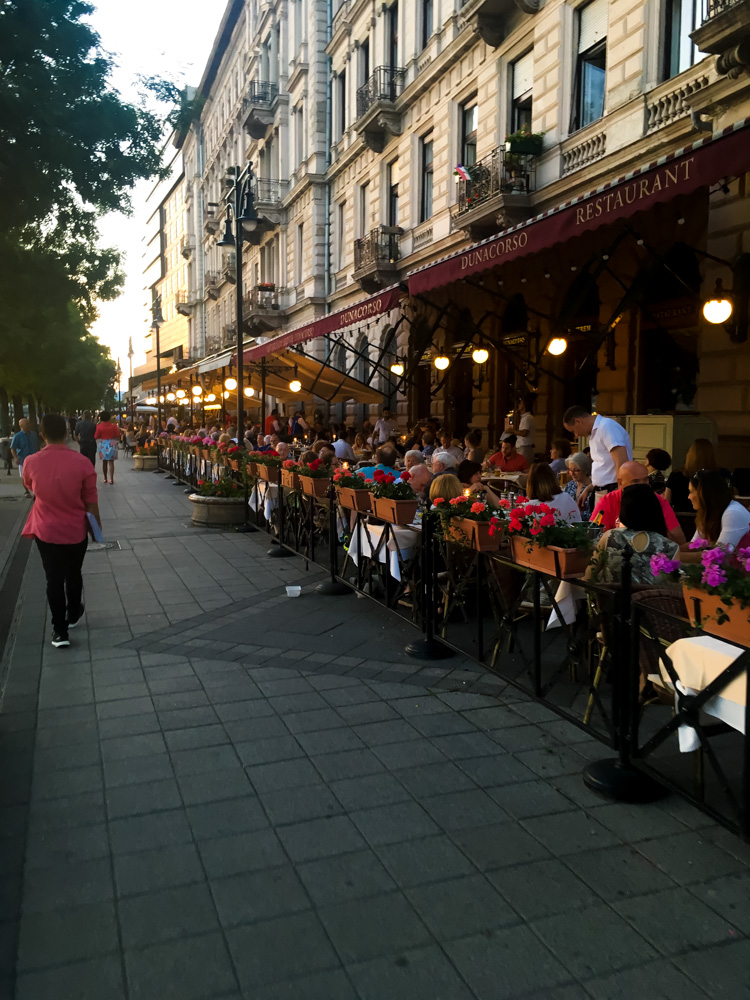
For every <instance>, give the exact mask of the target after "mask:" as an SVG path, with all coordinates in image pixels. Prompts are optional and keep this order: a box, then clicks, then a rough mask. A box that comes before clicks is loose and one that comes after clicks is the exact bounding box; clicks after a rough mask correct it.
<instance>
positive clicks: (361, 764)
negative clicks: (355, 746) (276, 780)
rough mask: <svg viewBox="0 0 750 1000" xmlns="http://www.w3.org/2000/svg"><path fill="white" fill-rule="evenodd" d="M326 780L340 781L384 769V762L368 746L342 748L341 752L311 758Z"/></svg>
mask: <svg viewBox="0 0 750 1000" xmlns="http://www.w3.org/2000/svg"><path fill="white" fill-rule="evenodd" d="M311 760H312V763H313V764H314V765H315V767H316V768H317V770H318V771H319V772H320V774H321V776H322V777H323V780H324V781H338V780H342V779H344V778H356V777H359V776H361V775H365V774H375V773H377V772H380V771H384V770H385V768H384V766H383V764H382V763H381V762H380V761H379V760H378V758H377V757H376V756H375V754H374V753H373V752H372V751H371V750H368V749H366V748H363V749H362V750H342V751H341V752H339V753H328V754H319V755H317V756H315V757H312V758H311Z"/></svg>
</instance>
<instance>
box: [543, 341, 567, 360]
mask: <svg viewBox="0 0 750 1000" xmlns="http://www.w3.org/2000/svg"><path fill="white" fill-rule="evenodd" d="M567 349H568V342H567V340H566V339H565V337H553V338H552V340H550V342H549V344H547V350H548V351H549V352H550V354H554V355H555V356H556V357H559V356H560V355H561V354H565V352H566V350H567Z"/></svg>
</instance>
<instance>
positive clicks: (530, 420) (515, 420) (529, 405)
mask: <svg viewBox="0 0 750 1000" xmlns="http://www.w3.org/2000/svg"><path fill="white" fill-rule="evenodd" d="M533 410H534V397H533V396H532V395H530V394H528V395H526V396H519V398H518V400H517V401H516V411H515V414H514V415H513V416H510V417H508V419H507V420H506V421H505V430H504V432H503V435H502V437H501V440H502V441H504V440H505V439H506V438H507V437H508V436H509V435H510V434H515V435H516V437H517V438H518V441H517V442H516V449H517V450H518V451H519V452H520V453H521V454H522V455H523V457H524V458H525V459H526V461H527V462H528V463H529V465H531V464H532V463H533V461H534V456H535V454H536V422H535V421H534V413H533Z"/></svg>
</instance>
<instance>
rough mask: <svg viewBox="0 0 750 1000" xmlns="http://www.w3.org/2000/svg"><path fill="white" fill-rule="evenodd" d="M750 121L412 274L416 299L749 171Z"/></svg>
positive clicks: (736, 124)
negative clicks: (417, 295)
mask: <svg viewBox="0 0 750 1000" xmlns="http://www.w3.org/2000/svg"><path fill="white" fill-rule="evenodd" d="M749 126H750V118H744V119H742V120H741V121H739V122H736V123H735V124H734V125H731V126H730V127H728V128H725V129H724V130H723V131H721V132H714V133H713V135H710V136H705V137H703V138H701V139H698V140H697V141H696V142H694V143H692V145H690V146H683V147H681V148H680V149H676V150H675V151H674V152H672V153H669V154H668V155H666V156H663V157H660V158H659V159H658V160H655V161H653V162H651V163H648V164H645V165H644V166H642V167H639V168H638V169H636V170H633V171H631V172H630V173H628V174H625V175H623V176H621V177H617V178H614V179H613V180H611V181H608V182H607V183H606V184H602V185H601V186H600V187H598V188H596V189H595V190H594V191H589V192H588V193H587V194H584V195H581V196H580V197H579V198H575V199H574V200H573V201H567V202H565V203H564V204H562V205H558V206H557V207H556V208H552V209H550V210H549V211H548V212H544V213H542V214H541V215H537V216H535V217H534V218H533V219H529V220H528V221H526V222H523V223H521V224H520V225H518V226H514V227H513V228H511V229H506V230H504V231H503V232H502V233H498V234H497V235H496V236H490V237H489V238H488V239H486V240H482V241H481V242H480V243H475V244H473V245H472V246H470V247H469V248H468V249H466V250H461V251H460V252H459V253H454V254H451V255H450V256H448V257H444V258H443V259H442V260H438V261H436V262H435V263H433V264H429V265H427V266H426V267H423V268H419V269H417V270H416V271H412V272H411V273H410V275H409V293H410V294H411V295H416V294H419V293H421V292H428V291H431V290H432V289H434V288H440V287H442V286H443V285H448V284H450V283H451V282H453V281H458V280H460V279H461V278H466V277H468V276H469V275H472V274H478V273H480V272H482V271H486V270H488V269H489V268H492V267H497V266H498V265H500V264H504V263H506V262H507V261H511V260H515V259H516V258H519V257H525V256H527V255H528V254H533V253H538V252H539V251H540V250H545V249H547V248H549V247H551V246H553V245H555V244H556V243H561V242H563V241H565V240H568V239H571V238H572V237H575V236H579V235H580V234H582V233H585V232H588V231H591V230H593V229H598V228H599V226H603V225H606V224H608V223H612V222H616V221H617V220H619V219H626V218H629V217H630V216H632V215H635V213H636V212H642V211H644V210H645V209H649V208H651V207H652V206H654V205H656V204H658V203H659V202H666V201H671V200H672V198H675V197H677V196H678V195H685V194H691V193H692V192H693V191H697V190H698V188H701V187H706V186H708V185H710V184H715V183H716V182H717V181H719V180H721V179H722V178H724V177H736V176H738V175H740V174H743V173H745V172H746V171H748V170H750V127H749Z"/></svg>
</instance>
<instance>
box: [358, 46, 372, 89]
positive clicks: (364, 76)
mask: <svg viewBox="0 0 750 1000" xmlns="http://www.w3.org/2000/svg"><path fill="white" fill-rule="evenodd" d="M358 65H359V86H360V87H363V86H364V85H365V84H366V83H367V81H368V80H369V79H370V39H369V38H365V40H364V41H363V42H360V45H359V60H358Z"/></svg>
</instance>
